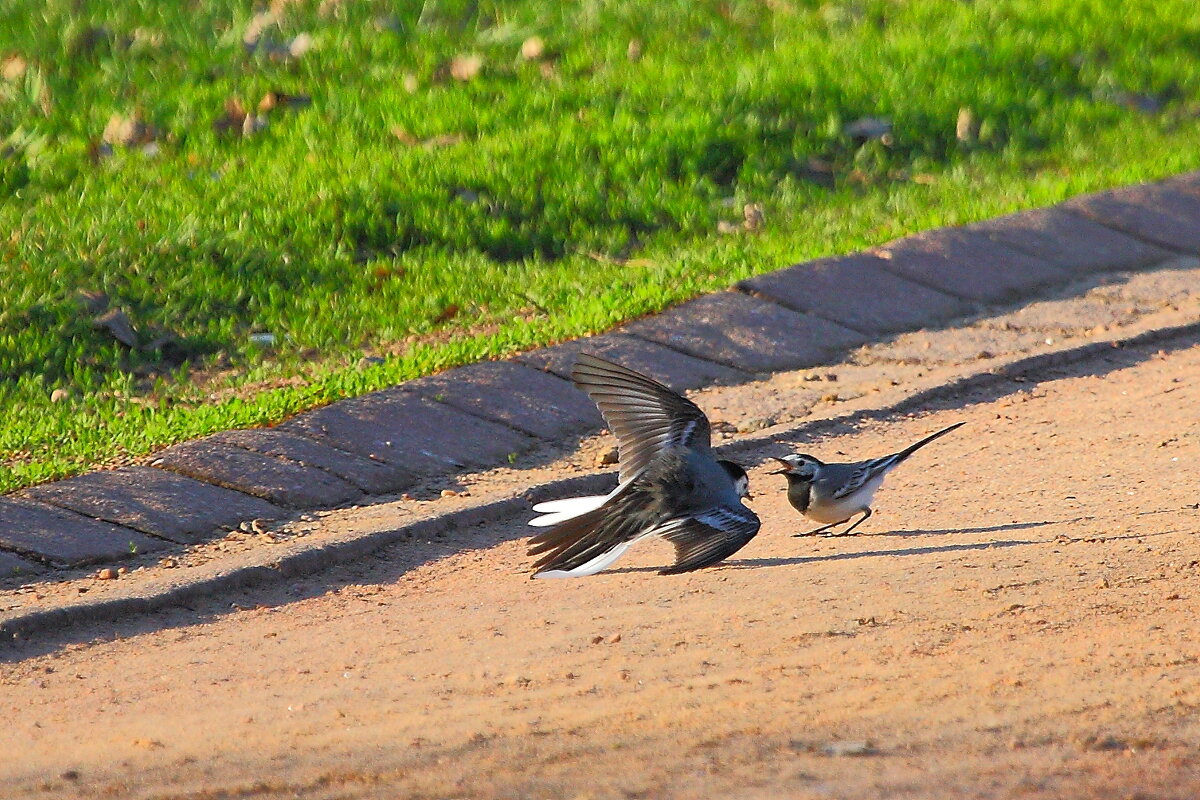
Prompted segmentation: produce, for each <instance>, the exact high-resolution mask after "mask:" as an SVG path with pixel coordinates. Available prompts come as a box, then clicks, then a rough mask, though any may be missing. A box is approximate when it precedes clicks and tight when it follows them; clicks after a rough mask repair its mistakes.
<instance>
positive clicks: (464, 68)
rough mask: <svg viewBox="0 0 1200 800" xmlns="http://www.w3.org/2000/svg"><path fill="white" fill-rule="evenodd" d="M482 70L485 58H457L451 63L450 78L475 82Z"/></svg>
mask: <svg viewBox="0 0 1200 800" xmlns="http://www.w3.org/2000/svg"><path fill="white" fill-rule="evenodd" d="M482 70H483V58H482V57H481V56H478V55H475V54H471V55H465V56H456V57H454V58H453V59H451V61H450V77H451V78H454V80H456V81H463V82H466V81H469V80H473V79H475V78H477V77H478V76H479V73H480V72H481V71H482Z"/></svg>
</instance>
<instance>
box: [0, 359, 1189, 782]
mask: <svg viewBox="0 0 1200 800" xmlns="http://www.w3.org/2000/svg"><path fill="white" fill-rule="evenodd" d="M1156 349H1157V348H1155V347H1148V348H1129V349H1125V350H1113V351H1112V352H1111V353H1108V354H1105V355H1104V356H1102V357H1099V358H1095V359H1093V360H1091V361H1088V362H1086V363H1083V364H1076V365H1073V366H1070V367H1063V368H1060V369H1057V370H1055V371H1054V372H1053V373H1047V374H1045V375H1043V376H1041V378H1040V379H1039V380H1032V381H1028V382H1027V383H1024V384H1021V383H1016V384H1012V385H1011V386H1008V387H1007V388H1004V389H1003V390H996V389H994V388H993V389H991V390H987V391H984V390H970V391H966V392H964V394H963V396H961V397H957V398H952V399H948V400H945V401H940V402H938V403H936V404H934V408H932V409H931V411H930V413H926V414H923V415H921V416H905V415H892V416H891V417H889V418H886V419H873V420H870V421H864V422H863V424H862V425H860V426H858V427H857V428H856V429H852V430H849V431H848V432H846V433H842V434H839V435H830V436H826V437H824V438H813V437H812V436H811V435H807V434H806V435H803V436H801V435H800V434H798V433H784V434H781V435H780V436H777V437H775V438H776V439H777V441H771V440H770V439H768V440H764V441H763V442H762V443H761V444H760V445H757V446H756V447H755V449H754V450H753V451H752V452H748V453H746V454H745V457H744V458H745V460H746V461H747V462H749V463H751V464H756V463H757V464H761V466H757V467H755V468H754V469H752V471H751V481H752V488H753V489H754V490H755V492H756V497H755V498H754V500H753V501H752V506H753V508H754V509H755V510H756V511H757V512H758V513H759V514H760V516H761V517H762V518H763V521H764V524H763V529H762V532H761V533H760V534H759V536H758V538H756V539H755V540H754V541H753V542H751V543H750V544H749V545H748V546H747V547H746V548H745V549H743V550H742V551H741V552H740V553H738V554H737V555H736V556H734V557H733V558H732V559H731V560H730V561H729V562H728V563H727V565H725V566H722V567H719V568H715V569H710V570H706V571H702V572H699V573H693V574H689V575H683V576H674V577H663V576H658V575H656V574H655V572H654V570H655V568H656V567H657V566H659V565H661V564H664V563H668V562H669V560H670V553H669V551H668V548H666V547H665V546H662V545H648V546H641V547H639V548H636V549H635V550H634V551H632V552H631V553H630V554H628V555H627V556H626V558H625V559H623V560H622V561H621V562H619V563H618V565H617V568H615V569H613V570H611V571H609V572H607V573H602V574H600V575H598V576H595V577H592V578H587V579H582V580H576V581H530V580H528V568H529V559H527V558H526V557H525V555H524V538H523V537H524V536H525V534H526V530H525V529H524V528H523V524H524V521H525V517H519V518H512V519H501V520H496V521H492V522H488V523H485V524H481V525H479V526H476V527H472V528H465V529H462V530H458V531H454V532H452V533H451V534H449V535H447V536H445V537H442V538H441V539H438V540H435V541H429V542H423V541H413V542H406V543H403V544H400V545H397V546H394V547H392V548H389V549H387V550H385V551H381V552H380V553H379V554H378V555H377V556H375V557H371V558H367V559H364V560H363V561H361V562H359V563H356V564H353V565H348V566H344V567H338V568H335V569H331V570H329V571H326V572H324V573H321V574H319V575H315V576H313V577H311V578H308V579H304V580H299V581H296V582H294V583H293V584H291V585H285V586H276V587H272V588H267V589H262V590H258V591H256V592H245V593H239V594H237V595H236V596H226V597H218V598H213V599H212V601H211V602H210V603H206V604H204V605H203V606H202V607H196V608H192V609H176V610H172V611H167V612H161V613H158V614H155V615H147V616H145V617H142V618H138V619H132V620H128V621H126V622H124V623H121V624H119V625H115V626H114V625H112V624H109V625H96V626H93V627H92V628H90V629H88V630H86V631H84V633H83V635H82V636H80V637H72V638H66V639H62V640H54V639H53V638H42V639H34V640H33V641H30V642H27V643H25V644H23V645H19V646H18V647H17V648H16V649H14V650H7V651H5V652H3V653H0V657H3V658H5V659H6V663H4V664H3V665H0V709H3V713H4V715H5V718H6V721H7V724H6V725H5V726H4V729H3V731H0V753H4V754H5V755H4V756H0V786H3V787H4V788H3V789H0V794H6V795H9V796H32V797H47V798H58V797H62V798H66V797H72V798H73V797H137V798H141V797H145V798H182V797H194V798H228V797H303V798H343V797H388V798H391V797H413V798H426V797H427V798H454V797H480V798H491V797H505V798H507V797H514V798H515V797H530V796H544V797H565V798H569V797H578V798H583V797H589V798H627V797H647V798H660V797H678V798H701V797H733V798H769V797H770V798H774V797H781V796H786V797H796V798H810V797H812V798H817V797H821V798H826V797H834V798H847V799H851V798H862V799H863V800H866V799H867V798H884V797H886V798H929V797H945V798H1018V797H1019V798H1126V797H1128V798H1195V797H1198V796H1200V718H1198V717H1197V714H1196V708H1197V706H1198V705H1200V634H1198V632H1197V630H1196V624H1195V619H1196V613H1197V606H1198V603H1200V594H1198V592H1197V588H1196V586H1197V581H1198V579H1200V542H1198V541H1197V538H1196V533H1197V529H1198V527H1200V511H1198V510H1197V509H1198V506H1200V504H1198V501H1200V496H1198V495H1200V492H1198V491H1197V464H1198V463H1200V414H1198V413H1197V409H1198V408H1200V385H1198V383H1197V380H1196V377H1197V375H1198V374H1200V344H1198V343H1196V342H1195V341H1191V342H1186V341H1185V342H1183V343H1180V342H1175V343H1174V344H1173V345H1170V346H1168V347H1167V349H1165V350H1163V351H1161V352H1156ZM722 391H723V392H724V395H723V396H724V397H725V402H726V407H732V406H730V405H729V404H730V403H732V401H731V400H729V394H730V393H731V392H733V391H734V390H732V389H725V390H722ZM747 410H748V409H746V408H740V409H739V411H740V412H742V416H744V415H745V412H746V411H747ZM959 420H966V421H967V423H968V424H967V425H966V426H965V427H963V428H962V429H961V430H960V431H957V432H955V433H954V434H952V435H950V436H948V437H946V438H944V439H942V440H939V441H938V442H937V443H935V444H933V445H931V446H930V447H928V448H926V449H925V450H922V451H921V452H920V453H919V454H917V455H916V456H914V457H913V458H912V459H911V460H910V461H909V462H908V463H906V464H905V465H904V466H903V467H901V468H900V469H898V470H897V471H896V472H895V473H893V475H892V476H891V477H890V478H889V480H888V482H887V484H885V486H884V488H883V490H881V491H880V493H879V495H878V496H877V503H876V515H875V516H874V517H873V518H872V519H871V520H870V521H869V522H868V523H867V524H865V525H864V526H863V527H862V528H860V530H861V531H862V532H863V535H861V536H853V537H846V538H794V537H793V535H792V534H795V533H797V532H800V531H804V530H807V529H809V528H810V527H812V526H811V524H809V523H807V522H806V521H804V520H802V519H800V518H799V517H798V516H797V515H796V514H795V512H793V511H792V509H791V508H790V507H789V506H788V505H787V503H786V499H785V497H784V486H783V482H782V479H780V478H778V477H775V476H769V475H767V474H766V473H767V471H768V470H769V469H770V466H769V465H768V464H765V463H763V461H764V460H765V459H766V457H767V456H769V455H779V454H782V453H783V452H785V451H786V450H788V449H790V448H792V447H802V448H803V449H804V450H805V451H807V452H810V453H813V454H815V455H817V456H819V457H822V458H825V459H826V460H837V459H842V458H851V459H857V458H862V457H867V456H872V455H882V454H884V453H887V452H891V451H894V450H896V449H899V448H901V447H903V446H905V445H907V444H909V443H910V442H912V441H914V440H916V439H918V438H920V437H921V436H923V435H925V434H927V433H929V432H931V431H933V430H935V429H937V428H940V427H942V426H944V425H947V424H950V423H952V422H956V421H959ZM519 476H520V474H519V473H516V472H514V473H513V476H512V480H516V479H518V477H519ZM525 477H526V479H527V478H528V476H525ZM403 505H404V504H403V503H396V504H391V505H381V506H376V507H372V508H365V509H349V510H343V511H338V512H333V513H330V514H328V515H324V516H322V517H321V518H320V519H319V520H316V521H315V522H312V523H311V525H312V526H315V527H317V528H321V527H324V528H327V529H329V530H339V531H346V530H352V529H354V528H355V527H356V526H360V527H363V526H366V527H369V526H376V525H379V524H380V520H381V518H386V517H387V515H388V514H389V513H396V509H400V508H402V507H403ZM318 534H319V531H318Z"/></svg>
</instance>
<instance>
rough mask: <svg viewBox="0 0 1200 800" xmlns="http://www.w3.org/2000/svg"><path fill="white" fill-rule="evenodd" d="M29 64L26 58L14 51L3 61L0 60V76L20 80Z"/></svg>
mask: <svg viewBox="0 0 1200 800" xmlns="http://www.w3.org/2000/svg"><path fill="white" fill-rule="evenodd" d="M27 66H29V64H28V62H27V61H25V59H24V58H23V57H22V56H20V55H18V54H16V53H13V54H12V55H10V56H5V57H4V60H3V61H0V76H2V77H3V78H4V80H6V81H16V80H20V79H21V77H22V76H24V75H25V68H26V67H27Z"/></svg>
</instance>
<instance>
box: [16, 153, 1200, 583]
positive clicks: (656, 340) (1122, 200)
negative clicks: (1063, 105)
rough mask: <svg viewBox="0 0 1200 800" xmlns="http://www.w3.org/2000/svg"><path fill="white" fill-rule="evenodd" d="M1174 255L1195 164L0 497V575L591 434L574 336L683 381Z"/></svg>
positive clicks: (758, 281) (1189, 236)
mask: <svg viewBox="0 0 1200 800" xmlns="http://www.w3.org/2000/svg"><path fill="white" fill-rule="evenodd" d="M1180 254H1187V255H1197V254H1200V171H1197V172H1190V173H1186V174H1183V175H1179V176H1175V177H1172V178H1168V179H1166V180H1163V181H1159V182H1157V183H1153V184H1145V185H1139V186H1132V187H1125V188H1120V189H1114V190H1111V191H1106V192H1100V193H1096V194H1090V195H1083V196H1080V197H1075V198H1072V199H1070V200H1067V201H1066V202H1063V203H1061V204H1059V205H1056V206H1052V207H1049V208H1043V209H1035V210H1032V211H1026V212H1021V213H1017V214H1013V215H1009V216H1005V217H1000V218H997V219H993V220H987V221H984V222H979V223H974V224H971V225H966V226H962V227H955V228H942V229H938V230H933V231H926V232H923V233H918V234H914V235H912V236H909V237H906V238H903V239H899V240H896V241H894V242H889V243H887V244H884V245H881V246H879V247H876V248H873V249H871V250H867V251H865V252H861V253H853V254H850V255H846V256H839V257H834V258H826V259H820V260H817V261H812V262H807V263H804V264H800V265H797V266H793V267H788V268H786V269H782V270H778V271H776V272H772V273H767V274H765V275H759V276H756V277H753V278H750V279H748V280H745V281H742V282H741V283H739V284H738V285H737V286H736V287H734V288H733V289H731V290H728V291H723V292H717V293H715V294H711V295H707V296H703V297H700V298H697V299H694V300H691V301H688V302H685V303H682V304H680V305H677V306H674V307H672V308H669V309H667V310H665V311H663V312H662V313H660V314H657V315H654V316H651V317H646V318H643V319H639V320H636V321H633V322H630V323H628V324H626V325H623V326H621V327H619V328H618V329H616V330H614V331H611V332H608V333H605V334H601V335H599V336H594V337H588V338H583V339H577V340H573V341H570V342H566V343H563V344H559V345H554V346H552V347H546V348H540V349H538V350H533V351H530V352H526V353H522V354H519V355H517V356H514V357H513V358H511V359H508V360H505V361H497V362H484V363H480V364H472V365H468V366H464V367H460V368H457V369H453V370H449V371H447V372H444V373H441V374H438V375H435V376H432V377H428V378H422V379H419V380H415V381H410V382H408V383H405V384H402V385H399V386H395V387H392V388H390V389H384V390H381V391H377V392H372V393H370V394H367V395H362V396H359V397H354V398H349V399H346V400H342V401H339V402H336V403H333V404H331V405H328V406H325V407H323V408H319V409H315V410H313V411H309V412H306V413H303V414H300V415H297V416H296V417H293V418H292V419H290V420H287V421H286V422H284V423H282V424H281V425H279V426H277V427H276V428H272V429H261V430H243V431H224V432H221V433H217V434H213V435H211V436H208V437H205V438H203V439H198V440H195V441H190V442H184V443H182V444H178V445H174V446H172V447H169V448H167V449H165V450H163V451H161V452H159V453H157V454H156V455H155V456H154V457H153V459H152V460H151V461H150V462H149V465H147V466H135V467H122V468H119V469H116V470H109V471H99V472H92V473H88V474H85V475H81V476H78V477H74V478H68V479H65V480H61V481H55V482H53V483H48V484H42V485H40V486H34V487H30V488H28V489H25V490H21V491H19V492H16V493H14V494H12V495H8V496H5V497H0V576H11V575H13V574H14V573H19V574H30V575H33V574H38V573H46V572H47V571H52V570H54V569H58V568H65V567H76V566H81V565H86V564H92V563H103V562H112V561H119V560H121V559H122V558H127V557H129V556H130V555H131V554H134V553H146V552H151V551H154V550H159V549H164V548H168V547H173V546H178V545H180V544H191V543H196V542H202V541H207V540H211V539H214V538H217V537H218V536H220V535H223V532H224V531H225V530H228V529H230V528H234V527H237V525H238V524H239V523H240V522H242V521H244V520H248V519H254V518H261V517H269V518H281V517H287V516H290V515H291V514H293V513H295V512H297V511H303V510H313V509H317V508H328V507H333V506H337V505H340V504H344V503H347V502H355V501H361V500H362V498H363V497H364V496H371V495H375V496H378V495H386V494H391V493H396V492H401V491H404V490H406V489H408V488H410V487H413V486H415V485H417V484H418V483H420V482H422V481H425V480H429V479H431V478H436V477H439V476H445V475H450V474H453V473H455V472H457V471H460V470H462V469H464V468H471V469H487V468H492V467H498V466H504V465H507V464H508V463H509V462H510V461H511V459H512V458H513V457H514V456H516V455H520V454H522V453H526V452H529V451H532V450H535V449H537V448H539V447H543V446H545V445H546V444H548V443H560V442H561V441H562V440H563V439H564V438H568V437H571V436H582V435H586V434H588V433H591V432H595V431H597V430H599V429H600V427H601V425H602V423H601V420H600V418H599V416H598V414H597V413H596V412H595V409H594V408H592V407H591V405H590V404H589V403H587V401H586V398H584V397H583V396H582V395H580V394H579V393H578V392H575V390H574V389H573V388H572V387H571V386H570V384H569V382H568V381H567V370H568V369H569V365H570V363H571V361H572V359H573V358H574V355H575V354H576V353H578V352H579V351H581V350H583V349H585V348H586V349H587V350H589V351H591V352H596V353H599V354H602V355H605V356H607V357H609V358H612V359H614V360H617V361H620V362H622V363H625V364H628V365H630V366H631V367H633V368H634V369H640V370H643V371H647V372H651V373H653V374H655V375H658V376H661V377H662V378H663V379H664V380H665V382H667V383H668V384H670V385H672V386H673V387H675V388H677V389H680V390H683V389H692V388H697V387H699V386H704V385H707V384H709V383H712V382H714V381H727V382H731V381H743V380H748V379H750V378H751V377H752V376H754V375H761V374H765V373H770V372H776V371H783V370H793V369H801V368H806V367H812V366H817V365H819V364H823V363H828V362H829V361H830V360H831V359H834V358H836V357H837V356H839V355H841V354H843V353H845V352H847V351H848V350H849V349H852V348H854V347H856V346H858V345H861V344H864V343H866V342H870V341H876V340H879V339H881V338H884V337H887V336H890V335H893V334H896V333H901V332H904V331H912V330H916V329H919V328H922V327H926V326H929V325H933V324H939V323H944V322H947V321H950V320H953V319H959V318H962V317H965V316H969V315H971V314H974V313H978V312H979V311H981V310H983V309H984V308H985V307H987V306H989V305H994V304H998V303H1006V302H1012V301H1014V300H1019V299H1022V298H1031V297H1034V296H1036V295H1037V294H1038V293H1039V292H1041V291H1043V290H1045V289H1047V288H1050V287H1055V286H1060V285H1063V284H1066V283H1068V282H1069V281H1070V280H1072V279H1073V278H1076V277H1079V276H1080V275H1083V274H1086V273H1090V272H1098V271H1103V270H1130V269H1140V268H1144V267H1147V266H1150V265H1153V264H1158V263H1162V262H1164V261H1167V260H1168V259H1170V258H1172V257H1173V256H1177V255H1180ZM381 546H382V545H381Z"/></svg>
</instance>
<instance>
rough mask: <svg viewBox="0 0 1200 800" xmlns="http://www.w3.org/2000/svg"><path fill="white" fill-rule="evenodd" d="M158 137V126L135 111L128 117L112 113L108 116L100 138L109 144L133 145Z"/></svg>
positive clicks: (148, 142) (148, 141) (142, 143)
mask: <svg viewBox="0 0 1200 800" xmlns="http://www.w3.org/2000/svg"><path fill="white" fill-rule="evenodd" d="M158 137H159V130H158V128H156V127H154V126H153V125H150V124H149V123H147V122H146V121H145V120H143V119H142V115H141V114H140V113H137V112H135V113H134V114H132V115H130V116H128V117H124V116H121V115H120V114H113V115H112V116H111V117H109V119H108V124H107V125H105V126H104V133H103V134H102V135H101V137H100V138H101V140H102V141H104V142H107V143H108V144H110V145H118V144H119V145H121V146H123V147H134V146H136V145H144V144H150V143H151V142H153V141H155V140H156V139H158Z"/></svg>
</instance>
